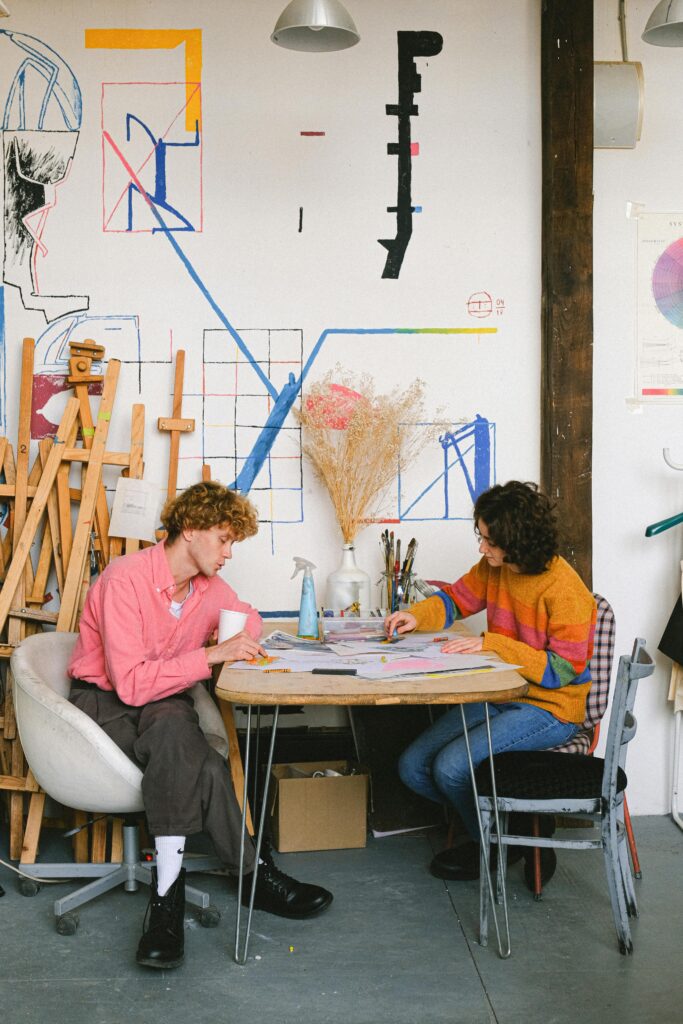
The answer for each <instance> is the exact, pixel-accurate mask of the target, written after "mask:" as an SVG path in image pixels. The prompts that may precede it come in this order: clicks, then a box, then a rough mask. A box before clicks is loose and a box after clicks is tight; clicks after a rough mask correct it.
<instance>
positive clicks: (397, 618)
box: [384, 612, 417, 636]
mask: <svg viewBox="0 0 683 1024" xmlns="http://www.w3.org/2000/svg"><path fill="white" fill-rule="evenodd" d="M416 628H417V619H416V618H415V616H414V615H411V614H410V612H393V613H392V614H391V615H387V617H386V619H385V620H384V632H385V633H386V635H387V636H393V634H394V630H396V632H397V633H411V632H412V631H413V630H414V629H416Z"/></svg>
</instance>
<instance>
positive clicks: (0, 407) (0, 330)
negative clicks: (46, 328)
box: [0, 284, 7, 434]
mask: <svg viewBox="0 0 683 1024" xmlns="http://www.w3.org/2000/svg"><path fill="white" fill-rule="evenodd" d="M0 430H1V431H2V433H3V434H6V433H7V380H6V377H5V289H4V288H3V287H2V285H1V284H0Z"/></svg>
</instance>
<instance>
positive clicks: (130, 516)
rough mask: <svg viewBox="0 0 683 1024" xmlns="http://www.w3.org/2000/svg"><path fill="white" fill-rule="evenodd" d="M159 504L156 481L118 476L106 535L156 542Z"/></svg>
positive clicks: (159, 494) (159, 498)
mask: <svg viewBox="0 0 683 1024" xmlns="http://www.w3.org/2000/svg"><path fill="white" fill-rule="evenodd" d="M160 505H161V493H160V491H159V485H158V484H155V483H153V482H152V481H150V480H136V479H135V478H133V477H126V476H120V477H119V479H118V481H117V483H116V494H115V495H114V505H113V507H112V511H111V519H110V521H109V536H110V537H130V538H131V539H136V540H151V541H156V528H157V526H158V525H159V507H160Z"/></svg>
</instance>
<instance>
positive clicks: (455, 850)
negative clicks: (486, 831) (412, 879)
mask: <svg viewBox="0 0 683 1024" xmlns="http://www.w3.org/2000/svg"><path fill="white" fill-rule="evenodd" d="M523 856H524V851H523V849H522V847H521V846H509V847H508V848H507V864H508V867H509V866H510V865H511V864H516V863H517V861H520V860H521V859H522V857H523ZM497 864H498V847H497V846H492V847H491V870H492V871H495V869H496V866H497ZM429 870H430V872H431V874H432V875H434V877H435V878H446V879H448V880H449V881H451V882H469V881H472V880H473V879H475V878H479V843H475V842H473V840H471V839H470V840H469V841H468V842H466V843H464V844H463V845H461V846H451V847H449V848H448V849H447V850H442V851H441V853H437V854H436V856H435V857H434V858H433V860H432V862H431V864H430V865H429Z"/></svg>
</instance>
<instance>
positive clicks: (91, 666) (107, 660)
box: [68, 541, 262, 707]
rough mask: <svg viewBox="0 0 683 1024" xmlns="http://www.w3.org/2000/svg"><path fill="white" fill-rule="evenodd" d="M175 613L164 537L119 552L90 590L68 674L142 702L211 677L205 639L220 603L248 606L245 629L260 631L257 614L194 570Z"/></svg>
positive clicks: (257, 634) (237, 608)
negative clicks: (125, 552) (130, 551)
mask: <svg viewBox="0 0 683 1024" xmlns="http://www.w3.org/2000/svg"><path fill="white" fill-rule="evenodd" d="M192 585H193V591H192V593H191V594H190V595H189V597H188V598H187V600H186V601H185V603H184V604H183V612H182V615H181V616H180V619H176V618H175V616H173V615H172V614H171V611H170V607H171V601H172V599H173V594H174V592H175V590H176V585H175V582H174V579H173V576H172V575H171V569H170V566H169V564H168V559H167V557H166V552H165V548H164V543H163V541H162V543H160V544H156V545H155V546H154V547H151V548H144V549H143V550H142V551H137V552H135V554H132V555H126V556H124V557H123V558H116V559H114V561H113V562H111V563H110V564H109V565H108V566H107V568H106V569H105V570H104V572H103V573H102V574H101V576H99V577H98V578H97V580H96V581H95V583H94V584H93V586H92V587H91V588H90V589H89V591H88V596H87V598H86V602H85V608H84V609H83V614H82V616H81V623H80V635H79V637H78V640H77V641H76V646H75V648H74V652H73V654H72V656H71V660H70V661H69V669H68V671H69V675H70V676H71V677H72V678H73V679H84V680H86V681H87V682H89V683H94V684H95V686H99V688H100V689H101V690H115V691H116V693H117V694H118V696H119V697H120V699H121V700H122V701H123V702H124V704H132V705H134V706H136V707H140V706H141V705H143V704H148V703H149V702H150V701H154V700H161V699H162V697H170V696H171V695H172V694H174V693H181V692H182V691H183V690H187V689H189V688H190V687H191V686H194V684H195V683H196V682H199V680H200V679H208V678H209V677H210V675H211V668H210V666H209V663H208V661H207V658H206V649H205V647H204V645H205V644H206V642H207V640H208V639H209V637H210V636H211V634H212V633H213V631H214V629H216V627H217V626H218V619H219V613H220V610H221V608H230V609H233V610H235V611H240V612H246V613H247V622H246V625H245V629H246V631H247V632H248V633H249V634H250V635H251V636H253V637H254V638H255V639H258V637H260V636H261V630H262V621H261V616H260V615H259V613H258V612H257V611H256V609H255V608H252V606H251V605H250V604H247V603H246V602H244V601H240V599H239V598H238V597H237V594H236V593H235V591H234V590H233V589H232V588H231V587H229V586H228V584H227V583H226V582H225V581H224V580H222V579H221V578H220V576H212V577H211V578H209V577H206V576H203V575H201V574H198V575H197V576H194V577H193V578H192Z"/></svg>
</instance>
